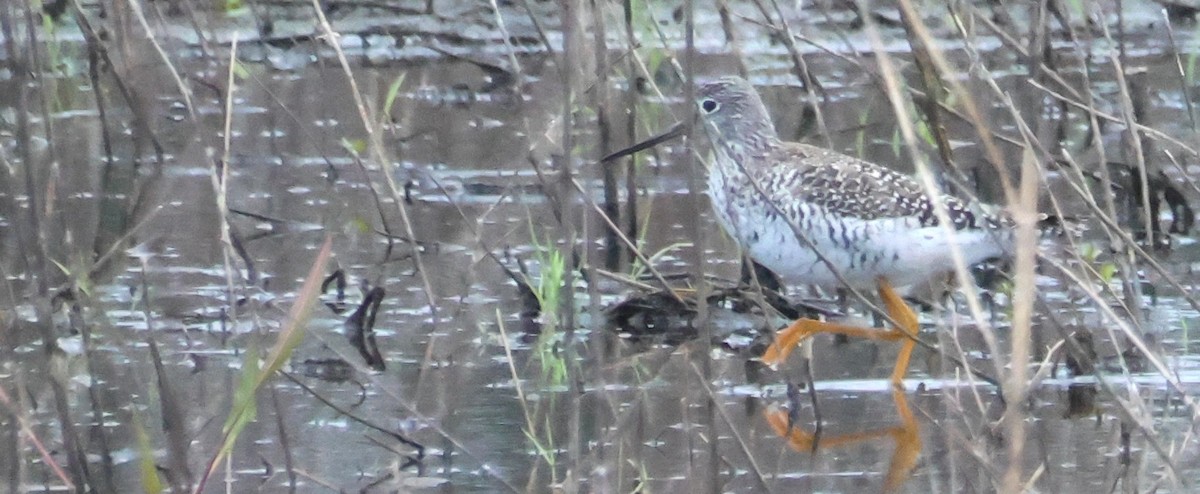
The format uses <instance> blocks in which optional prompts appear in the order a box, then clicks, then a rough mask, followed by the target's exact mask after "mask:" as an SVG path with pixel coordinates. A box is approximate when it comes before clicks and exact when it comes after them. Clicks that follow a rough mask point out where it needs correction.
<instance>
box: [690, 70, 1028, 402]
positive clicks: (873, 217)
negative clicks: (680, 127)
mask: <svg viewBox="0 0 1200 494" xmlns="http://www.w3.org/2000/svg"><path fill="white" fill-rule="evenodd" d="M697 94H698V99H697V104H698V105H699V112H700V116H701V119H702V121H703V122H704V127H705V129H706V131H707V133H708V135H709V138H710V139H711V141H712V147H713V154H714V158H713V160H712V163H711V166H710V170H709V175H708V193H709V195H710V196H711V198H712V207H713V210H714V211H715V212H716V216H717V218H718V220H719V222H720V223H721V226H722V227H724V229H725V231H726V232H728V234H729V235H730V236H731V237H733V239H734V240H736V241H737V243H738V244H739V245H740V246H741V247H742V249H743V250H745V252H746V253H747V254H748V255H749V256H750V257H751V258H753V259H754V260H755V261H757V262H758V263H760V264H762V265H763V266H766V267H767V268H768V269H770V270H772V271H774V272H775V273H776V274H778V275H780V276H782V277H784V278H786V279H788V280H789V281H791V282H794V283H803V284H812V285H818V286H825V287H837V286H841V285H842V284H843V283H844V284H848V285H850V286H852V287H854V288H870V287H871V286H872V285H874V286H877V287H878V290H879V295H880V298H881V299H882V300H883V303H884V307H885V310H886V311H887V313H888V315H889V316H890V317H891V319H892V320H893V321H894V322H895V323H896V324H897V325H898V327H896V328H892V329H887V330H880V329H875V328H863V327H856V326H849V325H843V324H837V323H831V322H824V321H816V320H812V319H800V320H797V321H796V322H794V323H793V324H791V325H790V326H788V327H787V328H785V329H783V330H781V331H780V332H779V333H778V334H777V335H776V338H775V342H774V343H772V345H771V346H770V347H769V348H768V349H767V351H766V353H764V354H763V360H764V361H765V362H766V363H768V364H771V365H774V364H777V363H779V362H781V361H783V360H784V359H785V358H786V357H787V355H788V354H789V353H790V352H791V351H792V349H793V348H795V346H796V345H797V344H798V343H799V342H801V341H803V340H804V339H805V338H808V337H809V336H812V335H813V334H816V333H822V332H823V333H838V334H844V335H847V336H852V337H859V338H868V339H874V340H885V341H895V340H901V341H902V342H903V347H902V348H901V351H900V355H899V357H897V361H896V366H895V370H894V371H893V372H892V376H891V378H892V382H893V383H895V384H900V383H901V381H902V380H903V378H904V375H905V374H906V373H907V371H908V361H909V358H910V357H911V354H912V350H913V347H914V345H915V341H914V339H913V338H915V336H916V333H917V329H918V326H917V317H916V314H914V313H913V311H912V309H910V308H909V307H908V306H907V305H906V304H905V303H904V301H903V299H901V298H900V296H899V295H898V294H897V293H896V291H895V290H894V289H893V288H892V286H893V285H895V286H906V285H911V284H914V283H918V282H922V281H927V280H929V279H931V278H932V277H933V276H935V275H937V274H939V273H946V272H948V271H950V270H951V269H953V265H952V263H951V257H950V249H951V248H952V247H955V246H956V247H957V248H958V249H960V252H962V255H963V257H964V259H965V261H966V263H967V264H968V265H969V264H975V263H978V262H980V261H983V260H985V259H988V258H991V257H997V256H1000V255H1002V254H1004V252H1005V250H1006V244H1008V239H1009V238H1010V237H1009V235H1008V234H1007V232H1005V231H1004V229H1003V228H1001V227H1000V226H999V222H998V221H997V220H996V219H995V218H992V217H990V216H985V215H981V214H976V213H975V212H974V211H972V210H971V209H969V208H968V207H967V204H966V202H965V201H962V200H960V199H958V198H956V197H953V196H949V195H942V196H941V197H937V198H936V199H935V198H933V197H930V196H929V195H928V194H926V193H925V190H924V189H923V188H922V187H921V186H920V184H918V183H917V181H916V180H914V179H913V178H912V177H909V176H907V175H904V174H902V173H898V172H895V171H892V170H889V169H887V168H884V167H882V166H879V165H876V164H873V163H868V162H866V161H863V160H860V159H857V158H854V157H851V156H847V155H845V154H841V153H838V152H835V151H831V150H828V149H824V148H820V147H816V146H811V145H808V144H801V143H795V142H785V141H782V140H780V139H779V135H778V134H777V133H776V131H775V126H774V125H773V124H772V123H771V119H770V116H769V115H768V114H767V109H766V107H765V106H764V105H763V102H762V99H761V98H760V97H759V95H758V92H757V91H755V89H754V87H753V86H751V85H750V83H749V82H747V81H746V80H744V79H741V78H738V77H728V78H723V79H719V80H716V81H713V82H709V83H707V84H703V85H701V86H700V87H699V89H698V92H697ZM935 200H936V201H940V202H941V203H942V204H943V205H944V206H945V210H946V212H947V214H948V218H949V220H950V223H952V225H951V226H952V228H946V227H945V226H943V225H941V224H940V223H939V219H938V215H937V214H936V212H935V202H934V201H935ZM951 229H952V230H953V231H954V234H953V235H949V234H948V233H949V232H948V231H947V230H951ZM839 275H840V276H839Z"/></svg>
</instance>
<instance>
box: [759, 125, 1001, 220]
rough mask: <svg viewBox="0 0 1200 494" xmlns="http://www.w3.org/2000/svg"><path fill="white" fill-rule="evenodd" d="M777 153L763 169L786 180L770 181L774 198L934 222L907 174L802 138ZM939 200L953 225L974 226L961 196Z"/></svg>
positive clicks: (844, 212) (848, 213) (852, 213)
mask: <svg viewBox="0 0 1200 494" xmlns="http://www.w3.org/2000/svg"><path fill="white" fill-rule="evenodd" d="M776 154H778V156H773V157H771V159H770V160H769V162H772V163H776V164H777V165H776V166H775V167H773V168H771V169H769V170H764V175H763V177H764V178H765V179H766V180H767V181H768V182H771V181H776V182H778V181H782V182H784V183H785V184H784V185H783V186H772V187H770V190H775V191H779V193H780V194H784V195H783V196H780V197H776V198H775V199H776V200H777V201H780V202H786V201H789V200H791V201H795V200H800V201H804V202H807V203H810V204H816V205H819V206H820V207H822V208H824V209H825V210H826V211H827V212H829V213H830V214H834V215H838V216H844V217H853V218H859V219H864V220H872V219H879V218H896V217H912V218H916V219H917V220H918V221H919V222H920V224H921V225H924V226H936V225H937V224H938V219H937V214H936V213H935V211H934V206H933V202H932V201H931V200H930V197H929V195H928V194H926V193H925V190H924V188H922V187H921V185H920V184H918V183H917V181H916V180H913V178H912V177H910V176H908V175H905V174H903V173H899V172H896V171H893V170H890V169H887V168H884V167H882V166H879V165H876V164H873V163H869V162H866V161H863V160H860V159H858V158H854V157H851V156H847V155H845V154H842V153H838V152H836V151H830V150H828V149H824V148H820V147H816V146H810V145H807V144H792V143H789V144H788V145H786V146H784V147H782V148H779V149H778V150H777V151H776ZM779 163H782V165H779ZM942 203H943V204H945V205H946V211H947V213H949V216H950V220H951V221H952V222H953V223H954V227H955V229H958V230H961V229H964V228H977V227H978V225H977V224H976V215H975V213H974V212H972V211H971V210H970V208H968V207H967V205H966V203H965V202H964V201H962V200H960V199H958V198H957V197H954V196H950V195H943V196H942Z"/></svg>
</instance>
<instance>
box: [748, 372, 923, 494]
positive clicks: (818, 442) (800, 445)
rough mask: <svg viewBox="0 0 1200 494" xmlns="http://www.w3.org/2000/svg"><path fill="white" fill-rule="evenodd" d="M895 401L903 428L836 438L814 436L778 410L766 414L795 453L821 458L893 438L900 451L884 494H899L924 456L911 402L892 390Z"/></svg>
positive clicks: (884, 487)
mask: <svg viewBox="0 0 1200 494" xmlns="http://www.w3.org/2000/svg"><path fill="white" fill-rule="evenodd" d="M892 401H893V403H895V405H896V415H897V416H898V417H899V418H900V424H899V425H895V426H892V427H885V428H880V429H872V430H868V431H860V432H852V433H848V434H838V435H832V436H825V435H822V434H821V433H820V429H818V431H817V432H816V433H811V432H808V431H805V430H803V429H801V428H799V427H797V424H795V422H794V421H793V419H792V417H791V415H790V414H789V413H788V412H787V411H786V410H783V409H781V408H779V407H778V406H771V407H770V408H768V409H767V410H766V411H765V412H763V413H764V415H765V416H766V419H767V423H768V424H770V425H771V428H772V429H774V430H775V433H776V434H778V435H779V436H780V437H783V438H785V439H787V441H788V445H789V446H790V447H791V448H792V449H794V450H796V451H799V452H802V453H812V454H817V453H818V452H819V451H820V450H822V449H831V448H837V447H841V446H847V445H850V444H855V443H860V442H864V441H876V440H880V439H884V438H890V439H891V440H892V442H894V443H895V447H896V449H895V451H893V452H892V458H891V462H890V464H889V465H888V471H887V477H885V478H884V481H883V492H895V491H896V490H898V489H899V488H900V486H902V485H904V482H905V481H906V480H908V478H909V476H911V475H912V471H913V468H914V467H916V466H917V459H918V458H919V457H920V455H921V429H920V427H919V426H918V424H917V419H916V417H915V416H913V413H912V410H911V409H910V408H909V407H908V398H907V397H905V396H904V391H903V390H902V389H898V388H893V389H892ZM792 406H793V409H795V408H796V403H795V402H794V401H793V404H792Z"/></svg>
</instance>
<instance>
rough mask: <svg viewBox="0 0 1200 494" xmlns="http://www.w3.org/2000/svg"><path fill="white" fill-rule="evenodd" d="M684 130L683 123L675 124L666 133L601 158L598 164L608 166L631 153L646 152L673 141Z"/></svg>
mask: <svg viewBox="0 0 1200 494" xmlns="http://www.w3.org/2000/svg"><path fill="white" fill-rule="evenodd" d="M685 128H686V126H685V125H684V124H683V122H679V123H677V124H675V125H673V126H671V128H670V129H667V131H666V132H663V133H662V134H659V135H657V136H655V137H651V138H649V139H646V140H644V141H642V142H639V143H637V144H634V145H632V146H629V147H627V148H625V149H622V150H620V151H617V152H615V153H612V154H609V155H608V156H605V157H603V158H600V163H602V164H608V163H611V162H613V161H616V160H618V159H621V158H624V157H626V156H629V155H631V154H633V153H636V152H638V151H643V150H646V149H650V148H652V147H654V146H657V145H659V144H662V143H664V142H667V141H670V140H672V139H675V138H677V137H679V136H682V135H683V131H684V129H685Z"/></svg>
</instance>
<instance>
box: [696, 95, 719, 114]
mask: <svg viewBox="0 0 1200 494" xmlns="http://www.w3.org/2000/svg"><path fill="white" fill-rule="evenodd" d="M700 109H701V110H702V111H704V113H709V114H711V113H715V112H716V111H717V110H720V109H721V104H720V103H717V101H716V100H714V99H712V98H705V99H704V100H703V101H701V102H700Z"/></svg>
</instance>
